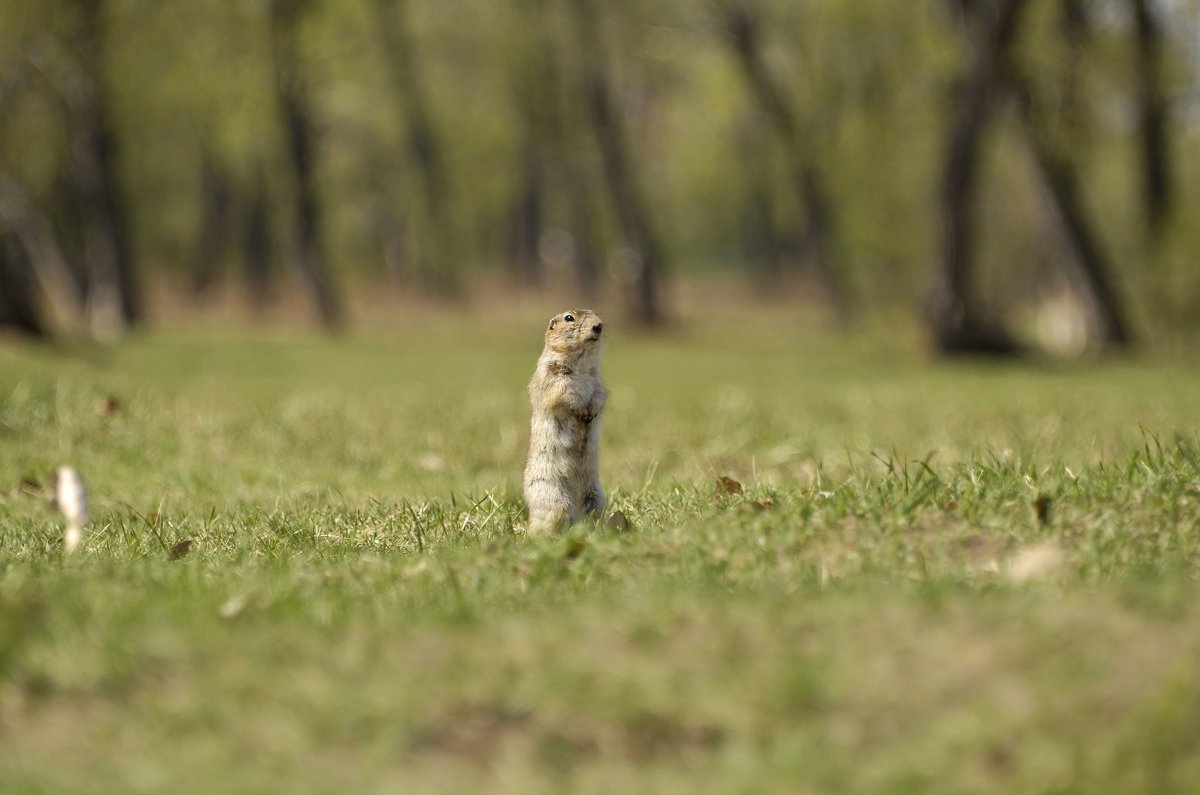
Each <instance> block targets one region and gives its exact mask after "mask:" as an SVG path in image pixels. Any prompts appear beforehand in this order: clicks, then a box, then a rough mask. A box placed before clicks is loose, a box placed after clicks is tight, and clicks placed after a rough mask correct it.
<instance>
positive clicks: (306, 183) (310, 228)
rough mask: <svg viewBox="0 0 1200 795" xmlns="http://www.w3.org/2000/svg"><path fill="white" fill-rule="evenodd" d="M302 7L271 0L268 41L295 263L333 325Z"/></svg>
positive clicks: (335, 308) (336, 308) (337, 307)
mask: <svg viewBox="0 0 1200 795" xmlns="http://www.w3.org/2000/svg"><path fill="white" fill-rule="evenodd" d="M307 7H308V2H307V0H273V3H272V5H271V43H272V53H273V56H274V67H275V85H276V88H277V92H278V100H279V113H280V122H281V124H282V127H283V130H284V133H285V136H286V138H287V152H288V157H289V159H290V161H291V167H292V175H293V177H294V180H295V197H294V198H295V202H296V204H295V222H296V246H297V251H296V258H297V266H298V269H299V271H300V274H301V277H302V278H303V279H304V281H305V283H306V284H307V285H308V288H309V291H310V292H311V293H312V296H313V300H314V301H315V303H316V306H317V311H318V312H319V314H320V317H321V321H322V322H323V323H324V324H325V326H326V327H328V328H336V327H338V326H340V325H341V324H342V321H343V316H342V308H341V304H340V302H339V301H338V299H337V297H336V296H335V294H334V288H333V284H332V281H331V280H330V277H329V272H328V269H327V266H326V263H325V253H324V250H323V236H324V235H323V233H324V229H323V225H322V221H323V219H322V216H321V212H320V206H319V203H320V197H319V196H318V195H317V187H316V183H315V172H316V157H317V155H316V146H315V143H314V140H313V137H314V135H313V130H314V124H313V120H312V111H311V107H310V102H309V98H308V90H307V86H306V85H305V84H304V80H303V77H302V74H301V67H300V59H299V57H298V54H297V52H296V49H297V46H296V38H297V27H298V25H299V22H300V18H301V16H302V15H303V12H304V10H305V8H307Z"/></svg>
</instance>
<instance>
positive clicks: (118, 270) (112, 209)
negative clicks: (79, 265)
mask: <svg viewBox="0 0 1200 795" xmlns="http://www.w3.org/2000/svg"><path fill="white" fill-rule="evenodd" d="M78 7H79V8H80V10H81V12H82V20H81V27H80V30H79V33H80V41H79V58H80V66H81V70H82V73H83V75H84V82H85V88H84V90H83V92H82V97H81V102H80V104H79V107H78V108H76V114H75V115H76V119H75V122H76V125H77V130H78V135H79V138H78V141H77V145H76V149H75V151H76V154H77V157H76V166H77V168H76V179H77V181H78V183H77V184H78V186H79V202H80V205H81V209H82V213H83V216H84V238H85V240H86V250H87V253H88V260H89V266H90V298H89V302H90V303H91V307H90V309H91V310H92V311H93V313H94V315H99V316H103V317H104V318H105V319H104V320H101V321H100V322H102V323H107V322H110V321H111V322H117V323H119V324H121V325H132V324H136V323H137V322H138V321H140V320H141V319H142V304H141V294H140V290H139V287H138V281H137V275H136V268H135V263H134V252H133V245H132V234H131V229H130V214H129V207H130V204H129V200H128V197H127V196H126V194H125V190H124V188H123V186H122V184H121V179H120V175H119V170H120V169H119V162H120V157H121V152H120V140H119V138H118V136H117V134H116V128H115V125H114V124H113V120H112V109H111V106H110V100H109V95H108V85H107V76H106V70H107V62H106V59H107V55H106V52H105V50H106V44H107V34H108V31H107V29H106V23H105V20H104V14H105V8H106V2H105V0H78ZM114 301H115V304H116V306H115V307H111V308H110V307H109V306H108V304H109V303H110V302H114ZM109 314H115V315H116V317H113V318H108V317H107V316H108V315H109Z"/></svg>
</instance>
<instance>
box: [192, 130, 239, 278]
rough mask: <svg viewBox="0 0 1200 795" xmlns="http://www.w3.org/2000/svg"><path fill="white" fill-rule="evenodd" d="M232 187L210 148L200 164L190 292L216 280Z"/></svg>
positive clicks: (226, 231) (224, 247) (227, 237)
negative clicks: (198, 213)
mask: <svg viewBox="0 0 1200 795" xmlns="http://www.w3.org/2000/svg"><path fill="white" fill-rule="evenodd" d="M231 202H232V191H231V189H230V186H229V180H228V178H227V177H226V176H225V173H224V172H223V171H222V169H221V167H220V166H219V165H217V163H216V161H215V159H214V157H213V155H212V153H211V152H205V153H204V156H203V159H202V161H201V164H200V219H199V222H198V223H197V225H196V240H195V242H194V244H193V246H192V268H191V270H192V293H193V294H194V295H196V296H203V295H205V294H207V293H208V292H210V291H211V290H212V288H213V287H214V285H215V284H216V282H217V280H218V278H219V276H220V271H221V260H222V258H223V257H224V255H225V249H226V244H227V241H228V239H229V220H230V211H231Z"/></svg>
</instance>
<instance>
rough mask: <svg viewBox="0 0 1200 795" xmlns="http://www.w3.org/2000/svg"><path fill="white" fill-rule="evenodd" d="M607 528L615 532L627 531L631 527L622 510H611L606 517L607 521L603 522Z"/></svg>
mask: <svg viewBox="0 0 1200 795" xmlns="http://www.w3.org/2000/svg"><path fill="white" fill-rule="evenodd" d="M604 524H605V526H606V527H607V528H608V529H609V530H613V531H615V532H617V533H628V532H629V531H630V529H631V528H632V525H630V523H629V518H628V517H626V516H625V512H624V511H613V512H612V515H611V516H609V517H608V521H607V522H605V523H604Z"/></svg>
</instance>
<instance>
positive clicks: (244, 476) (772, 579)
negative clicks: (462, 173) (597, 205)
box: [0, 313, 1200, 793]
mask: <svg viewBox="0 0 1200 795" xmlns="http://www.w3.org/2000/svg"><path fill="white" fill-rule="evenodd" d="M612 325H613V326H614V329H615V336H614V338H613V339H612V340H611V341H610V343H609V346H608V350H607V353H606V357H607V369H606V372H607V378H608V381H609V385H610V389H611V391H612V401H611V404H610V407H609V411H608V413H607V415H606V419H605V423H606V424H605V427H604V444H605V446H604V453H603V457H602V472H603V475H604V480H605V483H606V486H607V487H608V488H609V490H610V493H611V497H612V501H613V506H614V507H615V508H618V509H620V510H621V511H623V512H624V513H625V514H626V515H627V516H628V517H629V519H630V521H631V522H632V525H633V529H632V530H631V531H630V532H628V533H618V532H614V531H610V530H604V529H595V528H586V527H581V528H577V529H576V530H574V531H572V532H571V533H570V534H568V535H567V536H566V537H564V538H556V539H549V540H543V541H532V540H528V539H526V538H525V537H524V536H523V534H522V527H523V523H524V516H523V513H522V506H521V504H520V499H519V477H520V468H521V464H522V459H523V453H524V439H525V422H526V407H525V396H524V392H523V389H524V383H525V381H526V380H527V378H528V375H529V372H530V371H531V369H532V366H533V361H534V359H535V358H536V355H537V352H538V347H539V341H538V334H539V331H540V322H537V323H532V324H523V323H518V322H516V321H513V320H509V321H503V320H496V319H489V320H488V321H487V333H486V334H482V335H481V334H480V332H479V324H478V323H475V322H466V321H463V320H462V319H458V320H454V321H444V322H441V323H440V324H439V325H436V326H435V327H433V328H432V329H431V330H429V331H427V332H424V333H422V332H419V331H418V330H416V329H415V328H406V327H402V326H401V327H397V328H396V329H393V330H391V331H383V332H380V333H378V334H375V335H372V336H371V337H369V338H368V337H367V336H365V335H360V336H357V337H351V338H348V339H342V340H326V339H321V338H316V337H312V338H310V337H288V336H281V335H277V336H265V335H261V334H259V335H255V334H249V333H238V334H233V333H228V332H223V333H220V334H216V335H200V334H198V333H194V332H193V333H182V332H177V333H174V334H165V335H161V336H153V337H147V338H143V339H135V340H132V341H130V342H129V343H127V344H126V345H124V346H122V347H120V348H118V349H116V350H114V351H112V352H109V353H106V354H104V355H103V356H99V357H96V356H92V355H86V356H80V355H78V354H77V353H66V352H62V351H56V350H53V349H42V348H36V347H32V348H26V347H20V346H17V345H15V344H11V343H9V344H7V345H6V347H3V348H0V450H3V456H0V489H2V491H0V781H2V782H3V787H0V789H5V790H9V791H14V792H17V791H20V792H36V791H62V790H71V791H120V792H129V791H145V792H161V791H164V790H169V791H173V792H192V791H195V792H213V791H244V792H252V791H265V790H269V791H278V790H283V789H286V790H288V791H295V792H345V791H405V792H408V791H431V792H432V791H440V792H445V791H457V790H463V789H467V790H471V789H474V790H481V791H489V792H491V791H504V792H522V793H524V792H537V791H546V792H561V791H564V790H568V789H569V790H577V791H594V792H612V791H630V792H695V791H722V792H724V791H745V792H770V791H777V792H796V791H814V792H834V791H836V792H879V791H887V792H905V791H908V792H929V791H950V792H1010V791H1057V792H1080V793H1082V792H1094V791H1099V790H1103V791H1108V792H1131V793H1132V792H1143V791H1155V792H1170V791H1177V792H1187V791H1189V788H1190V787H1191V786H1192V784H1193V782H1194V781H1195V780H1197V778H1196V777H1197V775H1198V774H1200V750H1198V749H1200V742H1198V741H1200V720H1198V719H1197V717H1196V716H1197V715H1200V709H1198V707H1200V668H1198V667H1197V666H1196V665H1195V660H1196V659H1197V654H1198V653H1200V609H1198V608H1197V607H1196V603H1197V597H1198V596H1200V588H1198V587H1197V586H1196V582H1195V581H1196V575H1197V571H1198V565H1200V558H1198V553H1200V507H1198V506H1200V464H1198V463H1197V458H1198V456H1200V437H1198V435H1197V422H1196V411H1197V409H1198V408H1200V404H1198V403H1197V397H1196V396H1197V395H1200V373H1198V372H1196V371H1194V370H1193V369H1189V368H1188V367H1186V366H1183V365H1182V364H1181V363H1180V362H1175V361H1170V360H1163V361H1156V360H1153V359H1147V360H1139V359H1130V360H1121V361H1113V362H1085V363H1076V364H1071V365H1056V364H1051V363H1034V364H1017V365H1014V364H999V365H997V364H986V363H961V362H960V363H951V364H943V363H934V362H929V361H927V360H925V359H924V358H923V357H922V356H921V355H920V354H919V353H918V352H916V351H915V349H913V348H911V347H910V346H908V345H907V344H906V343H905V342H904V341H903V340H900V341H897V340H887V339H883V340H880V339H867V340H863V339H851V340H839V339H836V338H831V337H829V336H828V335H824V334H819V333H815V332H812V331H811V330H806V329H805V327H804V326H803V325H801V324H799V323H795V322H792V321H790V320H789V319H788V318H787V317H785V316H782V315H781V314H780V313H775V314H774V315H771V316H753V317H741V318H735V319H734V320H731V321H728V322H722V324H710V325H709V326H708V327H706V328H704V329H703V330H701V329H699V328H697V327H692V328H690V329H685V330H682V331H677V332H675V333H674V334H673V335H671V336H668V337H666V338H658V339H643V338H639V337H637V336H635V335H633V334H631V333H623V332H622V331H621V330H620V326H619V324H617V323H613V324H612ZM530 328H532V331H530ZM108 398H115V400H116V406H115V411H113V410H111V408H112V407H111V406H107V407H106V406H105V405H104V402H105V401H106V400H107V399H108ZM62 464H70V465H72V466H75V467H77V468H78V469H79V471H80V472H81V473H82V474H83V477H84V479H85V481H86V482H87V484H88V487H89V491H90V495H91V498H92V523H91V526H90V528H89V533H88V536H87V537H86V539H85V541H84V544H83V546H82V547H81V550H80V551H79V552H78V553H76V554H75V555H73V556H71V557H70V558H64V556H63V554H62V548H61V533H62V529H61V526H59V524H58V523H57V522H56V519H55V517H54V515H53V514H52V513H51V512H50V510H49V508H48V507H47V506H46V499H45V498H46V495H45V487H46V483H47V475H48V473H49V471H50V470H51V469H52V468H53V467H55V466H58V465H62ZM719 476H728V477H731V478H734V479H736V480H737V481H739V482H740V484H741V485H742V487H743V489H742V491H740V492H738V491H736V489H725V490H720V489H718V488H717V485H716V481H717V478H718V477H719ZM184 540H190V541H191V542H192V543H191V546H190V548H188V550H187V552H186V553H184V554H182V555H181V556H180V555H179V552H178V551H177V552H176V556H177V557H178V559H172V553H171V550H172V548H173V547H175V545H177V544H178V543H179V542H181V541H184ZM1031 550H1032V551H1033V553H1034V554H1035V555H1042V557H1041V558H1037V561H1040V562H1038V563H1037V564H1036V565H1034V566H1033V567H1032V568H1029V564H1028V560H1029V559H1030V558H1028V554H1029V553H1030V551H1031ZM1023 556H1026V557H1023ZM1021 567H1024V568H1021ZM1018 568H1020V571H1018Z"/></svg>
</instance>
